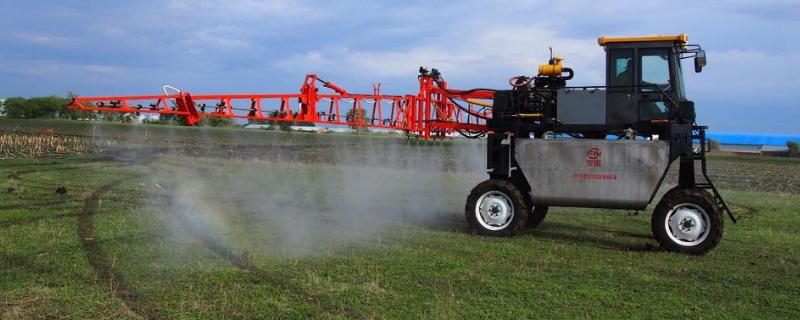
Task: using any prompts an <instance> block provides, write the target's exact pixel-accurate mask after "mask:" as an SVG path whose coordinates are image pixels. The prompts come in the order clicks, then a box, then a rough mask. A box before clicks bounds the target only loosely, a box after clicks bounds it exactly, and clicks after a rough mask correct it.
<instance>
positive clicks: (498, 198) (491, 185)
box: [464, 179, 528, 236]
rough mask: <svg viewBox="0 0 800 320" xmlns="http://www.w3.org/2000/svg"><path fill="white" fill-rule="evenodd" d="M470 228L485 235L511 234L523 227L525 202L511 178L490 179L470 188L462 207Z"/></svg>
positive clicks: (525, 210)
mask: <svg viewBox="0 0 800 320" xmlns="http://www.w3.org/2000/svg"><path fill="white" fill-rule="evenodd" d="M464 212H465V216H466V218H467V222H468V223H469V226H470V228H472V229H473V230H475V232H477V233H478V234H481V235H486V236H513V235H515V234H516V233H518V232H520V231H521V230H523V229H524V227H525V221H526V220H527V218H528V214H526V213H527V212H528V205H527V203H526V201H525V197H524V196H523V194H522V192H520V190H519V188H517V187H516V186H515V185H514V184H513V183H511V181H508V180H500V179H491V180H486V181H484V182H481V183H480V184H478V185H477V186H475V188H473V189H472V192H470V194H469V197H467V205H466V208H465V210H464Z"/></svg>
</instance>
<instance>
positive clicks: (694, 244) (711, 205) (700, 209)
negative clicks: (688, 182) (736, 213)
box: [651, 189, 723, 255]
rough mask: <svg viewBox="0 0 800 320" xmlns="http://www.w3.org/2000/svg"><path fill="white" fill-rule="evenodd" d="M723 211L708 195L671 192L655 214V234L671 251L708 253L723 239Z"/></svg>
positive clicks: (691, 191)
mask: <svg viewBox="0 0 800 320" xmlns="http://www.w3.org/2000/svg"><path fill="white" fill-rule="evenodd" d="M721 212H722V210H721V208H720V207H719V206H718V205H717V203H716V201H714V197H713V196H712V195H710V194H709V193H708V192H705V191H703V190H700V189H679V190H674V189H673V190H670V191H669V192H668V193H667V194H666V195H665V196H664V197H663V198H661V201H660V202H659V203H658V205H657V206H656V210H655V211H654V212H653V218H652V220H651V227H652V229H653V235H654V236H655V238H656V240H658V243H659V244H661V247H662V248H664V249H665V250H667V251H672V252H682V253H689V254H698V255H700V254H705V253H706V252H708V251H709V250H711V249H714V247H716V246H717V244H719V240H720V239H721V238H722V229H723V223H722V221H723V220H722V213H721Z"/></svg>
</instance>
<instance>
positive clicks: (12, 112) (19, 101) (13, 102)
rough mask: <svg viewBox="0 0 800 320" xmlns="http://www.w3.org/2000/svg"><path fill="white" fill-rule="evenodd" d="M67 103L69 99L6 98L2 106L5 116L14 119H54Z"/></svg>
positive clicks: (53, 97)
mask: <svg viewBox="0 0 800 320" xmlns="http://www.w3.org/2000/svg"><path fill="white" fill-rule="evenodd" d="M67 103H69V99H66V98H62V97H57V96H49V97H33V98H29V99H25V98H21V97H12V98H8V99H7V100H6V102H5V104H4V106H5V115H6V117H8V118H14V119H31V118H45V117H49V118H56V117H58V116H59V115H60V113H61V112H62V111H63V110H64V108H65V107H66V105H67Z"/></svg>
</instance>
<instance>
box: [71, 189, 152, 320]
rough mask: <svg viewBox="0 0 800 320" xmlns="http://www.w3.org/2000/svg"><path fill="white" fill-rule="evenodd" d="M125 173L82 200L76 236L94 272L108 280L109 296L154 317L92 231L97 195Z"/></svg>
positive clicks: (102, 193)
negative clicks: (110, 259)
mask: <svg viewBox="0 0 800 320" xmlns="http://www.w3.org/2000/svg"><path fill="white" fill-rule="evenodd" d="M130 178H131V177H126V178H122V179H117V180H114V181H112V182H110V183H108V184H105V185H103V186H101V187H99V188H97V189H95V190H94V191H92V193H91V195H89V197H87V198H86V199H85V200H84V204H83V208H81V210H80V213H79V214H78V239H79V240H80V242H81V246H82V247H83V250H84V252H85V253H86V258H87V260H88V261H89V264H90V265H91V266H92V269H94V271H95V274H97V276H98V277H100V280H102V282H104V283H107V284H108V290H109V291H110V292H111V294H112V295H113V296H116V297H118V298H120V299H121V300H122V301H123V304H124V305H125V307H126V308H127V309H128V310H130V311H132V312H134V313H135V314H137V315H138V316H140V317H142V318H147V319H155V318H158V317H159V316H158V309H157V308H154V307H153V306H151V305H149V304H148V303H147V302H146V301H143V300H142V299H141V297H140V296H139V295H138V294H137V293H136V292H135V291H134V290H133V288H131V287H130V285H129V284H128V282H127V281H126V280H125V278H124V277H123V276H122V275H121V274H120V273H119V272H117V270H116V269H115V264H116V261H109V259H108V256H107V255H106V253H105V252H104V251H103V249H102V248H101V247H100V246H99V245H98V244H99V241H98V240H97V237H96V235H95V231H94V216H95V214H97V209H98V207H99V203H100V199H101V198H102V196H103V195H104V194H105V193H106V192H107V191H109V190H110V189H111V188H114V187H116V186H117V185H119V184H120V183H122V182H124V181H126V180H128V179H130Z"/></svg>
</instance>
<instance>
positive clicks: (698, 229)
mask: <svg viewBox="0 0 800 320" xmlns="http://www.w3.org/2000/svg"><path fill="white" fill-rule="evenodd" d="M710 224H711V223H710V220H709V218H708V214H707V213H706V211H705V210H703V208H701V207H700V206H698V205H696V204H694V203H683V204H679V205H677V206H674V207H672V210H670V211H669V213H667V218H666V219H664V228H665V229H666V230H667V236H669V238H670V239H672V241H674V242H675V243H677V244H679V245H682V246H686V247H692V246H696V245H698V244H700V243H702V242H703V241H704V240H706V238H708V234H709V233H710V230H711V228H710Z"/></svg>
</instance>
